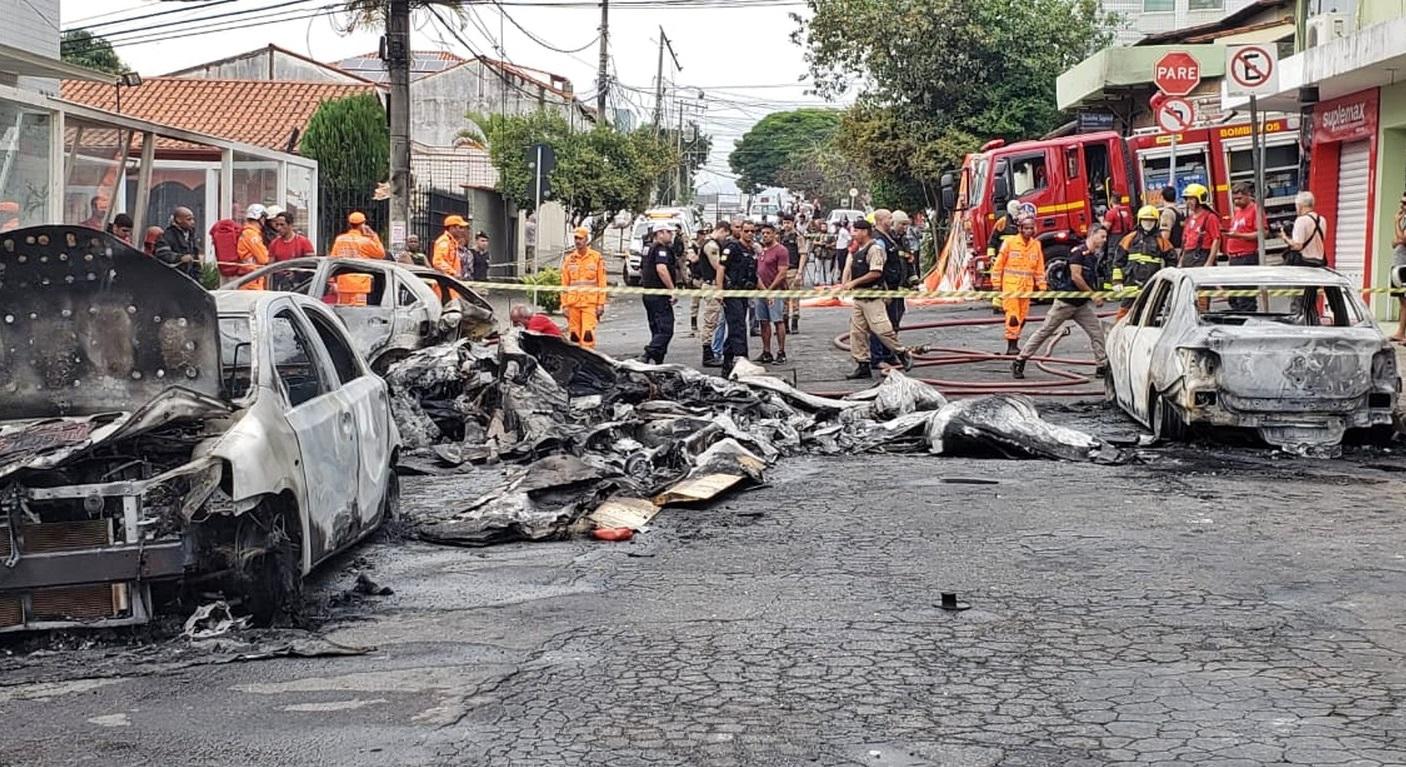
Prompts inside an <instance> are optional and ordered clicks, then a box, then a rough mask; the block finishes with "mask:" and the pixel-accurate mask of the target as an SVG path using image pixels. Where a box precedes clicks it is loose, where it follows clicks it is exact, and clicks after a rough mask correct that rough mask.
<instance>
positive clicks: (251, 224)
mask: <svg viewBox="0 0 1406 767" xmlns="http://www.w3.org/2000/svg"><path fill="white" fill-rule="evenodd" d="M266 218H268V211H267V210H265V209H264V206H262V205H259V204H258V203H254V204H253V205H250V206H249V207H247V208H245V209H244V229H243V230H242V231H240V232H239V244H238V245H236V246H235V249H234V252H235V255H236V256H238V257H239V258H238V261H239V273H240V274H241V275H244V274H248V273H250V272H252V271H255V270H256V269H258V268H259V267H261V266H264V265H266V264H268V262H269V248H268V245H266V244H264V219H266ZM263 289H264V281H263V279H257V280H254V281H253V282H251V283H249V284H247V285H244V286H242V287H240V290H263Z"/></svg>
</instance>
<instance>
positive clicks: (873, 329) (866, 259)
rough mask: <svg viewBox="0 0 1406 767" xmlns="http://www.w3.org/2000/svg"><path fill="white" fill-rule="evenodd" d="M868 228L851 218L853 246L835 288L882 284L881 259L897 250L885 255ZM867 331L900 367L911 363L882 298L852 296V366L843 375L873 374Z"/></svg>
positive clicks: (870, 375) (869, 375) (872, 287)
mask: <svg viewBox="0 0 1406 767" xmlns="http://www.w3.org/2000/svg"><path fill="white" fill-rule="evenodd" d="M872 231H873V225H872V224H870V223H869V221H868V220H866V219H862V218H861V219H859V220H857V221H855V222H854V242H855V249H854V253H853V254H851V255H850V257H849V262H848V263H847V264H846V265H845V274H844V277H845V280H844V282H842V283H840V285H839V290H841V291H848V290H858V289H861V288H862V289H867V290H873V289H875V288H880V289H882V288H883V287H884V284H883V280H884V261H885V260H886V259H888V258H897V254H894V255H889V254H888V253H887V252H886V251H885V250H884V245H883V243H882V242H880V241H879V240H875V239H873V236H872V235H871V232H872ZM870 333H873V334H874V335H876V336H878V337H879V341H880V342H881V343H882V344H883V345H884V346H886V347H888V348H889V349H891V350H892V351H893V353H894V356H895V357H896V358H897V359H898V360H899V361H900V362H901V363H902V364H903V369H904V370H908V369H911V368H912V367H913V357H912V355H910V354H909V353H908V350H907V349H905V348H903V345H902V344H900V343H899V342H898V333H897V332H896V331H895V330H894V328H893V323H892V322H891V321H890V320H889V316H888V311H887V309H886V308H885V304H884V299H882V298H855V299H854V313H853V314H852V315H851V316H850V323H849V350H850V356H851V357H853V358H854V363H855V368H854V372H853V373H850V374H849V375H847V376H845V378H850V379H860V378H873V377H874V373H873V371H872V370H871V368H870V367H869V334H870Z"/></svg>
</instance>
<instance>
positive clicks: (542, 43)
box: [493, 0, 600, 63]
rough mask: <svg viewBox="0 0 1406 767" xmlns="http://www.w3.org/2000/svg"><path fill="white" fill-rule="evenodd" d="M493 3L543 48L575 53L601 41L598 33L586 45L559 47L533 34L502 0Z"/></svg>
mask: <svg viewBox="0 0 1406 767" xmlns="http://www.w3.org/2000/svg"><path fill="white" fill-rule="evenodd" d="M493 4H494V5H496V6H498V12H499V13H501V14H503V17H504V18H506V19H507V20H508V23H510V24H512V25H513V26H514V27H517V29H518V31H519V32H521V33H523V34H524V35H527V38H528V39H529V40H531V41H532V42H534V43H537V44H538V45H540V46H542V47H543V48H546V49H547V50H549V51H552V52H554V53H565V54H567V55H570V54H573V53H580V52H581V51H584V50H586V49H587V48H589V47H591V46H592V45H595V44H596V43H597V42H599V41H600V35H596V36H595V37H593V38H591V39H590V40H589V41H588V42H587V43H586V44H585V45H582V46H581V47H579V48H572V49H570V50H568V49H565V48H558V47H556V46H554V45H552V44H551V43H549V42H547V41H546V40H543V39H542V38H540V37H538V36H537V35H534V34H532V32H531V31H530V30H528V29H527V27H524V26H523V25H521V24H519V23H518V21H517V19H515V18H513V17H512V15H511V14H509V13H508V12H507V11H506V10H504V9H503V4H502V3H501V2H498V0H493ZM573 58H574V57H573ZM577 61H580V59H577ZM582 63H585V62H582Z"/></svg>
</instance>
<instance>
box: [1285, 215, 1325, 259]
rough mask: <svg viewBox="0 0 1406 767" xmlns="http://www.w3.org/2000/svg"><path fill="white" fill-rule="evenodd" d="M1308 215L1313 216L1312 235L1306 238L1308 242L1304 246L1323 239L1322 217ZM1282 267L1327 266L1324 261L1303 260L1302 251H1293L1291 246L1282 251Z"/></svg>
mask: <svg viewBox="0 0 1406 767" xmlns="http://www.w3.org/2000/svg"><path fill="white" fill-rule="evenodd" d="M1310 215H1312V216H1313V234H1310V235H1309V236H1308V242H1305V243H1304V245H1307V244H1308V243H1309V242H1313V241H1314V239H1316V238H1320V237H1323V217H1322V216H1320V215H1318V214H1317V213H1313V214H1310ZM1284 239H1286V240H1288V239H1290V238H1289V237H1287V236H1286V237H1285V238H1284ZM1284 265H1285V266H1317V267H1322V266H1327V265H1328V264H1327V261H1325V260H1324V259H1320V258H1304V257H1303V251H1302V250H1294V248H1293V246H1292V245H1291V246H1289V249H1288V250H1286V251H1284Z"/></svg>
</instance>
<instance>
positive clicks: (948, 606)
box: [937, 591, 971, 612]
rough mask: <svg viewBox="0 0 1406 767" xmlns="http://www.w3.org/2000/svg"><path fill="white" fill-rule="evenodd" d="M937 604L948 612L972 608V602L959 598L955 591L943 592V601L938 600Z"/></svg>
mask: <svg viewBox="0 0 1406 767" xmlns="http://www.w3.org/2000/svg"><path fill="white" fill-rule="evenodd" d="M937 606H938V607H940V608H942V609H944V610H946V611H948V612H961V611H963V610H970V609H971V604H970V603H969V602H963V601H961V600H960V599H957V594H956V592H953V591H944V592H942V601H940V602H938V603H937Z"/></svg>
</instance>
